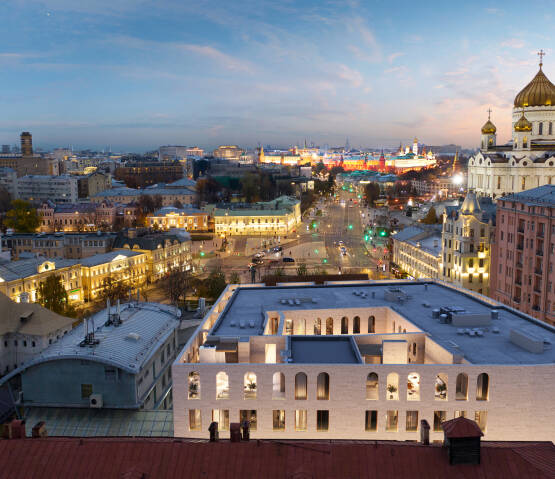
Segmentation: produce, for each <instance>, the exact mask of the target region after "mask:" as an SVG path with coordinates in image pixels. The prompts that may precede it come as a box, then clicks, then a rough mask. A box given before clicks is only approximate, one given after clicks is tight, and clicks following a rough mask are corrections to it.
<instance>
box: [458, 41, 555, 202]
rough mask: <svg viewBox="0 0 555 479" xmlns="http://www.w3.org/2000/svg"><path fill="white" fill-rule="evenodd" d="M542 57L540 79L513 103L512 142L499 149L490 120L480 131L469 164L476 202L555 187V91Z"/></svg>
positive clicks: (469, 185)
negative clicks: (545, 186)
mask: <svg viewBox="0 0 555 479" xmlns="http://www.w3.org/2000/svg"><path fill="white" fill-rule="evenodd" d="M543 55H544V53H543V51H540V53H539V56H540V69H539V71H538V73H537V74H536V76H535V77H534V78H533V79H532V81H531V82H530V83H528V85H526V86H525V87H524V88H523V89H522V90H521V91H520V93H519V94H518V95H517V96H516V97H515V100H514V107H513V117H512V138H511V140H510V141H509V142H508V143H507V144H504V145H498V144H497V141H496V131H497V129H496V127H495V125H494V124H493V122H492V121H491V119H490V117H489V116H488V121H487V122H486V123H485V124H484V126H483V127H482V135H481V144H480V151H479V152H478V153H477V154H476V155H474V156H473V157H471V158H470V160H469V162H468V188H469V190H473V191H475V192H476V194H477V195H479V196H490V197H492V198H494V199H495V198H497V197H499V196H503V195H506V194H509V193H518V192H520V191H524V190H529V189H530V188H535V187H537V186H542V185H546V184H555V85H553V83H551V82H550V81H549V79H548V78H547V77H546V76H545V74H544V72H543V70H542V65H543V63H542V58H543ZM490 113H491V111H490Z"/></svg>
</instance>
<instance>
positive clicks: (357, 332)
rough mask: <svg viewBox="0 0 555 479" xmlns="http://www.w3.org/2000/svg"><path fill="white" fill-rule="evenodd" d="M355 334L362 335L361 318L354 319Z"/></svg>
mask: <svg viewBox="0 0 555 479" xmlns="http://www.w3.org/2000/svg"><path fill="white" fill-rule="evenodd" d="M353 334H360V318H359V317H358V316H355V317H354V318H353Z"/></svg>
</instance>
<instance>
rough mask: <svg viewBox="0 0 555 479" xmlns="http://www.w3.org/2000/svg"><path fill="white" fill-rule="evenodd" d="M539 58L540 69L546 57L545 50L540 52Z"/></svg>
mask: <svg viewBox="0 0 555 479" xmlns="http://www.w3.org/2000/svg"><path fill="white" fill-rule="evenodd" d="M538 56H539V57H540V67H541V66H542V65H543V57H544V56H545V52H544V51H543V50H540V51H539V52H538Z"/></svg>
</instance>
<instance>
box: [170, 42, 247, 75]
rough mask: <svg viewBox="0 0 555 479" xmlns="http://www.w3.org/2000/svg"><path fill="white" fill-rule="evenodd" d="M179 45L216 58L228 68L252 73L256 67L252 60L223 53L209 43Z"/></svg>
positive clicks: (204, 55)
mask: <svg viewBox="0 0 555 479" xmlns="http://www.w3.org/2000/svg"><path fill="white" fill-rule="evenodd" d="M177 46H178V47H179V48H181V49H183V50H186V51H189V52H193V53H196V54H198V55H200V56H201V57H204V58H208V59H210V60H214V61H215V62H216V63H218V64H219V65H221V66H222V67H224V68H225V69H226V70H231V71H238V72H243V73H251V72H253V71H254V67H253V65H252V64H251V63H250V62H248V61H246V60H241V59H239V58H236V57H233V56H231V55H228V54H226V53H223V52H221V51H220V50H218V49H217V48H214V47H211V46H208V45H193V44H177Z"/></svg>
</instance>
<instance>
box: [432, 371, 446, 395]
mask: <svg viewBox="0 0 555 479" xmlns="http://www.w3.org/2000/svg"><path fill="white" fill-rule="evenodd" d="M434 396H435V399H436V401H446V400H447V374H444V373H439V374H438V375H437V376H436V383H435V388H434Z"/></svg>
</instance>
